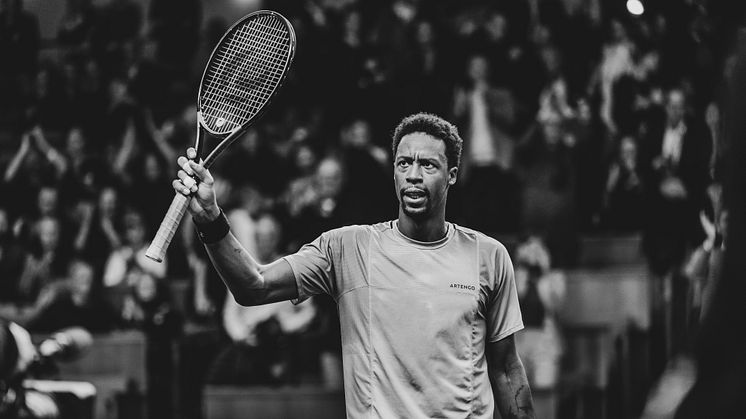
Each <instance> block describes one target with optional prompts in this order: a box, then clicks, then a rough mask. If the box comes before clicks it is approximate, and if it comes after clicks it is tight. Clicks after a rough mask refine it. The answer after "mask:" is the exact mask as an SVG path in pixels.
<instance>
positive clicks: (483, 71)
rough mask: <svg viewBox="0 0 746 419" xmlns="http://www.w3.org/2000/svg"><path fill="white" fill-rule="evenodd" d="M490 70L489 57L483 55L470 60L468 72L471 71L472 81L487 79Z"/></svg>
mask: <svg viewBox="0 0 746 419" xmlns="http://www.w3.org/2000/svg"><path fill="white" fill-rule="evenodd" d="M488 71H489V70H488V64H487V59H486V58H484V57H482V56H481V55H478V56H476V57H472V59H471V60H469V67H468V70H467V72H468V73H469V79H471V80H472V81H481V80H486V79H487V72H488Z"/></svg>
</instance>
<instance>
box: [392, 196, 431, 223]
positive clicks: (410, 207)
mask: <svg viewBox="0 0 746 419" xmlns="http://www.w3.org/2000/svg"><path fill="white" fill-rule="evenodd" d="M410 199H413V200H415V201H421V202H416V203H414V204H413V203H408V202H407V201H408V200H410ZM399 206H400V207H401V209H402V212H403V213H404V214H405V215H407V216H408V217H410V218H412V219H415V220H419V219H423V218H427V216H428V214H430V212H431V201H430V194H429V193H428V192H427V191H425V190H421V195H420V196H419V197H418V198H413V197H411V196H410V195H407V194H406V193H405V190H401V191H400V192H399Z"/></svg>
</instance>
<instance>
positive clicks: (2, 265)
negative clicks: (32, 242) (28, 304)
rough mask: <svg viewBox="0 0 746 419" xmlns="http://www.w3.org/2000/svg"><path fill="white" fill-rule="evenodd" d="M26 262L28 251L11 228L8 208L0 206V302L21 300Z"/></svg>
mask: <svg viewBox="0 0 746 419" xmlns="http://www.w3.org/2000/svg"><path fill="white" fill-rule="evenodd" d="M25 263H26V251H25V249H24V247H23V246H21V245H20V243H18V242H17V241H16V239H15V237H14V235H13V231H12V229H11V219H10V215H9V214H8V210H7V209H5V208H4V207H2V206H0V304H4V303H14V302H16V301H20V299H21V295H20V294H19V291H20V290H19V281H20V278H21V275H22V273H23V270H24V266H25Z"/></svg>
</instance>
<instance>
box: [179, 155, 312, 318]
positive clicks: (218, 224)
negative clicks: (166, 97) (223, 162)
mask: <svg viewBox="0 0 746 419" xmlns="http://www.w3.org/2000/svg"><path fill="white" fill-rule="evenodd" d="M196 155H197V152H196V151H195V150H194V148H189V149H188V150H187V156H188V157H189V159H194V158H196ZM189 159H187V158H186V157H184V156H182V157H179V159H178V160H177V163H178V165H179V167H181V170H179V172H178V176H179V179H176V180H174V181H173V187H174V189H175V190H176V192H177V193H181V194H184V195H186V196H192V199H191V201H190V202H189V207H188V211H189V213H190V214H191V215H192V218H194V222H195V223H196V224H197V229H198V230H200V231H201V232H203V233H209V234H201V236H202V238H203V241H204V242H205V248H206V249H207V254H208V255H209V256H210V260H211V261H212V263H213V265H214V266H215V269H216V270H217V271H218V273H219V274H220V277H221V278H222V279H223V282H225V285H227V286H228V290H230V292H231V294H233V298H234V299H235V300H236V301H237V302H238V303H239V304H241V305H259V304H266V303H271V302H275V301H282V300H289V299H293V298H297V297H298V291H297V288H296V285H295V276H294V275H293V271H292V269H291V268H290V265H289V264H288V263H287V262H286V261H285V260H284V259H280V260H278V261H275V262H273V263H270V264H269V265H261V264H259V263H258V262H257V261H256V259H254V258H253V257H252V256H251V255H250V254H249V252H248V251H246V249H245V248H244V247H243V246H242V245H241V244H240V243H239V242H238V240H237V239H236V238H235V237H234V236H233V234H232V233H230V232H228V234H227V235H224V236H222V237H220V236H221V235H222V234H220V232H221V231H222V230H223V223H227V221H226V220H225V218H224V217H225V216H224V215H223V214H222V212H221V210H220V208H219V207H218V203H217V200H216V198H215V191H214V189H213V184H214V180H213V178H212V175H211V174H210V172H209V171H208V170H207V169H205V168H204V167H202V165H200V164H197V163H195V162H194V161H192V160H189ZM195 178H196V179H197V180H196V181H195ZM215 232H217V233H218V234H217V235H216V236H215V235H214V233H215Z"/></svg>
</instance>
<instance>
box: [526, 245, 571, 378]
mask: <svg viewBox="0 0 746 419" xmlns="http://www.w3.org/2000/svg"><path fill="white" fill-rule="evenodd" d="M515 282H516V287H517V289H518V297H519V299H520V303H521V314H522V316H523V323H524V325H525V329H524V330H522V331H521V332H520V333H517V334H516V347H517V349H518V352H519V353H520V356H521V359H522V360H523V363H524V365H525V367H526V374H527V375H528V380H529V382H530V383H531V387H532V388H553V387H554V386H555V385H556V384H557V380H558V379H559V373H560V371H559V367H560V357H561V356H562V352H563V348H562V337H561V336H560V331H559V328H558V325H557V318H556V315H557V310H558V309H559V308H560V306H561V305H562V303H563V301H564V299H565V275H564V274H563V273H562V272H559V271H555V270H552V269H551V259H550V256H549V251H548V250H547V248H546V247H545V245H544V244H543V243H542V241H541V240H540V239H538V238H536V237H531V238H529V239H528V240H526V241H525V242H523V243H522V244H520V245H519V246H518V248H517V249H516V251H515Z"/></svg>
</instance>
